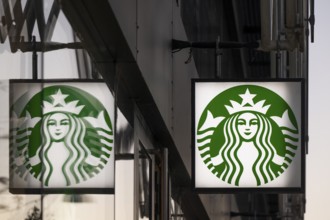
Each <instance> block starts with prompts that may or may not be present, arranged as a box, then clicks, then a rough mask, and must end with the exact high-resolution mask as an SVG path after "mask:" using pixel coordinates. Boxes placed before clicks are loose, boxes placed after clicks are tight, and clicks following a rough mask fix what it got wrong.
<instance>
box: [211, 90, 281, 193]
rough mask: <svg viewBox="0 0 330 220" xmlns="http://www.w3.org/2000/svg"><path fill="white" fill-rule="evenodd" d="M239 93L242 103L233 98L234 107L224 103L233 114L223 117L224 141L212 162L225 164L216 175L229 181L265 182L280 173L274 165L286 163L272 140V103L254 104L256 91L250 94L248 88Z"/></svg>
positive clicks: (236, 183)
mask: <svg viewBox="0 0 330 220" xmlns="http://www.w3.org/2000/svg"><path fill="white" fill-rule="evenodd" d="M240 96H241V97H242V100H243V101H242V103H237V102H236V101H233V100H231V105H232V106H225V107H226V109H227V110H228V113H229V115H230V116H229V117H227V118H221V121H222V122H221V123H222V124H223V137H224V142H223V143H224V144H223V145H222V146H220V150H219V152H218V154H217V155H215V156H213V157H211V163H212V164H213V166H218V165H222V166H223V167H224V169H223V172H222V173H217V176H218V177H219V178H220V179H222V180H223V181H226V182H228V183H230V184H231V183H233V184H235V185H237V186H238V185H239V184H240V181H242V180H243V181H242V182H245V183H247V182H251V181H252V182H254V184H256V185H260V184H265V183H268V182H270V181H272V180H273V179H275V178H276V177H277V176H278V175H279V173H276V172H274V171H273V170H272V166H271V164H272V163H275V164H277V165H279V166H281V165H282V164H283V162H284V157H282V156H280V155H278V153H277V151H276V148H275V147H274V146H273V144H272V143H271V136H272V132H273V130H272V124H271V121H270V119H269V118H268V117H267V116H266V112H267V111H268V109H269V107H270V105H266V106H264V102H265V100H262V101H259V102H257V103H254V102H253V98H254V97H255V94H250V91H249V90H248V89H247V90H246V92H245V94H241V95H240ZM253 176H254V177H255V180H253ZM251 177H252V180H251Z"/></svg>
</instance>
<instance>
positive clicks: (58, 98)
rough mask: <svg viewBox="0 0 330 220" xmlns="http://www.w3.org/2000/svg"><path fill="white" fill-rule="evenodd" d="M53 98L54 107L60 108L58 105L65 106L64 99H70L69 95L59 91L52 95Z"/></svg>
mask: <svg viewBox="0 0 330 220" xmlns="http://www.w3.org/2000/svg"><path fill="white" fill-rule="evenodd" d="M51 97H52V99H53V105H54V106H58V105H60V106H64V105H65V101H64V99H65V98H66V97H68V95H64V94H62V91H61V90H60V89H59V90H58V91H57V93H56V94H55V95H51Z"/></svg>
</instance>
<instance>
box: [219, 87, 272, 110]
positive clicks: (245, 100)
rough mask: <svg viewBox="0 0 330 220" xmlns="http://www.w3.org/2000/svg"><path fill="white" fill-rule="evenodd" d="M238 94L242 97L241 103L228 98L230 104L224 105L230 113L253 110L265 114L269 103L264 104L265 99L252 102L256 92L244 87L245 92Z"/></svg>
mask: <svg viewBox="0 0 330 220" xmlns="http://www.w3.org/2000/svg"><path fill="white" fill-rule="evenodd" d="M239 96H240V97H241V98H242V103H238V102H236V101H233V100H230V104H231V106H229V105H225V107H226V109H227V111H228V113H229V114H230V115H232V114H235V113H237V112H243V111H254V112H260V113H262V114H266V113H267V111H268V109H269V107H270V105H266V106H264V104H265V100H261V101H259V102H257V103H254V101H253V99H254V97H255V96H256V94H251V93H250V91H249V89H246V91H245V93H244V94H240V95H239Z"/></svg>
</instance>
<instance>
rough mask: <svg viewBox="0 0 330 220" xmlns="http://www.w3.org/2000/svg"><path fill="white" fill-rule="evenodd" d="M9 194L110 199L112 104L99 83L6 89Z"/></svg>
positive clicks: (15, 84) (21, 84)
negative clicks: (83, 195) (88, 195)
mask: <svg viewBox="0 0 330 220" xmlns="http://www.w3.org/2000/svg"><path fill="white" fill-rule="evenodd" d="M10 101H11V103H10V106H11V107H10V191H11V192H13V193H39V192H46V193H52V192H54V193H61V192H62V193H63V192H66V193H68V192H81V193H111V192H112V191H113V189H114V98H113V96H112V94H111V92H110V90H109V89H108V87H107V86H106V84H105V83H104V82H100V81H88V82H86V81H85V82H82V81H80V82H79V81H72V82H69V81H67V82H55V81H40V82H36V81H23V80H12V81H11V83H10Z"/></svg>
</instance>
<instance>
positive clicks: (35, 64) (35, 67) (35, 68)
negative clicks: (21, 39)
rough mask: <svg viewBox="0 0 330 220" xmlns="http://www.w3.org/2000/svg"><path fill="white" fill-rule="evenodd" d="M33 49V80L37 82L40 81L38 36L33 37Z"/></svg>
mask: <svg viewBox="0 0 330 220" xmlns="http://www.w3.org/2000/svg"><path fill="white" fill-rule="evenodd" d="M32 47H33V54H32V78H33V80H37V79H38V54H37V43H36V36H33V37H32Z"/></svg>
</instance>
